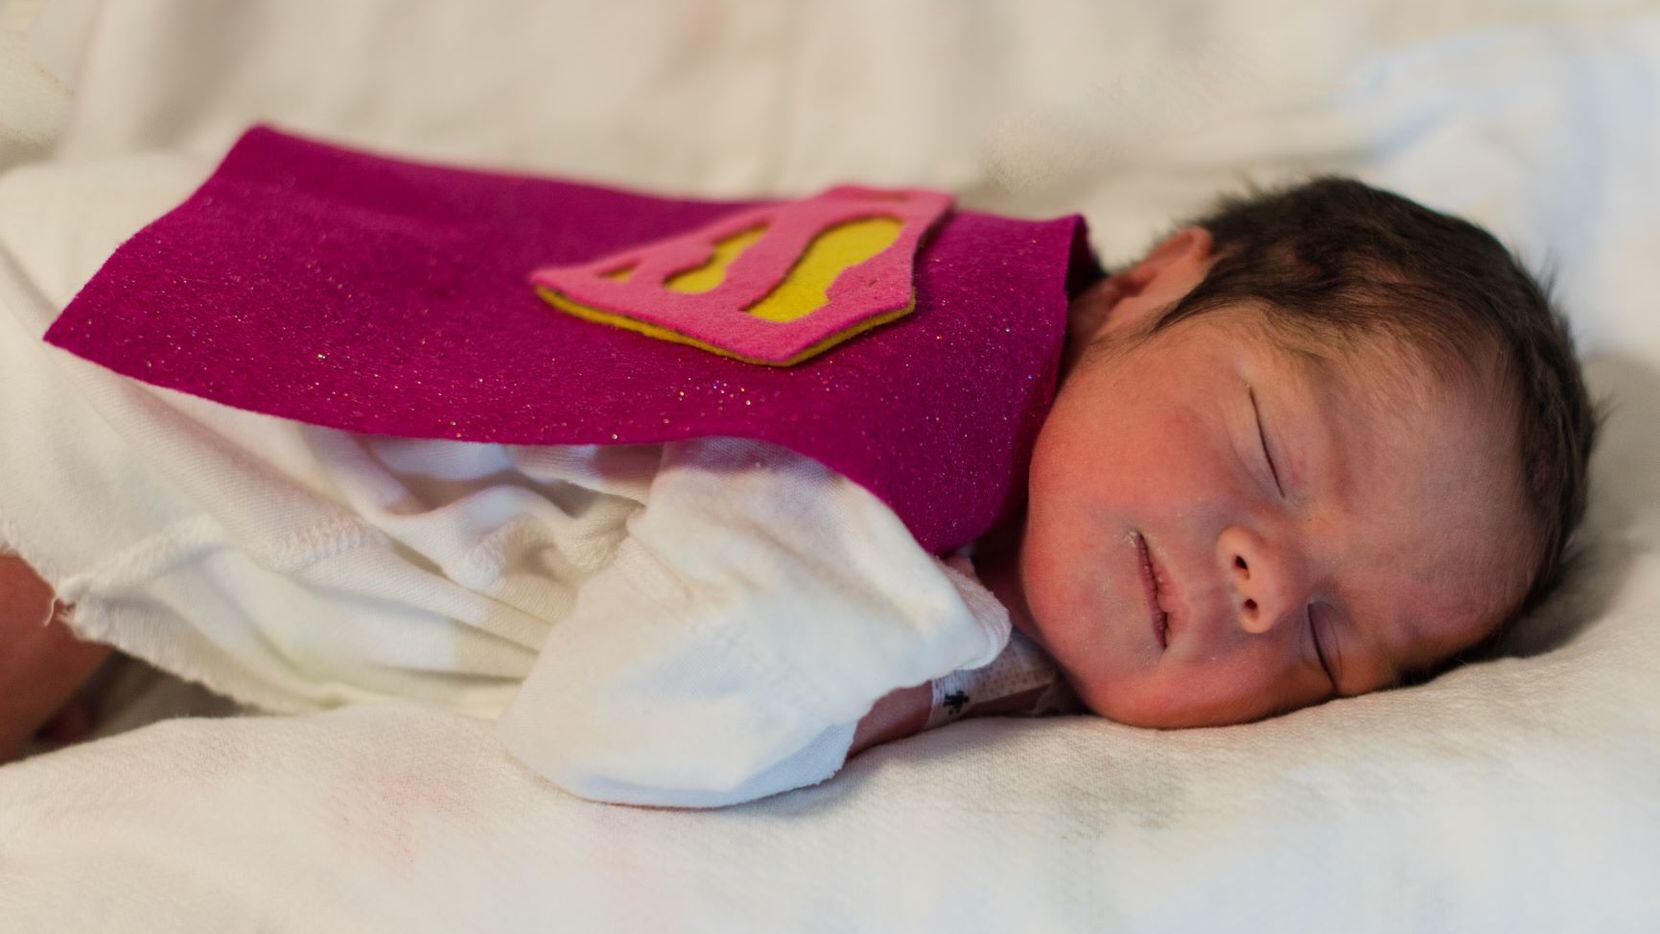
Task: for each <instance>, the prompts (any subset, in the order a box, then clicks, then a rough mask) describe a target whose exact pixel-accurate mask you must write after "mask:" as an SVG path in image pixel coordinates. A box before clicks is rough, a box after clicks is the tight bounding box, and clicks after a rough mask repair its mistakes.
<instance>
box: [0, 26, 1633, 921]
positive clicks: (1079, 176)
mask: <svg viewBox="0 0 1660 934" xmlns="http://www.w3.org/2000/svg"><path fill="white" fill-rule="evenodd" d="M26 6H32V5H15V4H13V5H6V4H4V3H3V2H0V28H4V27H13V28H14V29H16V28H25V27H26V28H30V29H32V30H34V31H33V32H32V33H31V34H30V35H32V36H33V38H34V41H32V42H31V41H26V40H25V39H23V38H20V36H21V34H19V33H16V32H12V33H6V34H4V35H5V40H4V42H0V52H4V53H7V54H5V55H3V56H0V124H4V125H5V126H6V130H5V132H0V165H5V164H7V163H18V162H21V161H24V160H26V159H31V158H38V157H41V156H43V155H49V156H50V157H51V158H54V159H58V160H64V161H75V162H77V163H80V164H83V165H91V164H94V163H93V160H117V161H120V162H121V163H122V164H125V165H131V164H133V161H132V160H141V159H142V158H143V156H142V153H143V152H144V151H147V150H154V149H163V150H168V151H170V152H183V153H187V154H191V155H194V156H198V157H201V158H203V159H205V160H209V161H211V159H212V158H214V157H216V156H217V155H218V154H219V153H220V152H221V151H222V150H223V148H224V146H225V145H226V144H227V143H228V142H229V141H230V140H231V139H232V138H234V136H235V135H236V134H237V133H238V132H239V131H240V130H241V129H242V128H243V127H244V126H246V125H247V124H248V123H250V122H253V121H256V120H273V121H276V122H277V123H279V124H280V125H282V126H284V127H286V128H289V129H292V130H294V131H297V132H302V133H312V134H316V135H319V136H325V137H331V138H334V139H338V140H341V141H343V142H349V143H358V144H366V145H377V146H384V147H387V148H390V149H394V150H396V151H400V152H404V153H408V154H411V155H418V156H426V157H436V158H446V159H451V160H455V161H459V162H463V163H466V164H471V165H480V166H495V167H506V168H515V169H523V170H529V171H538V172H545V173H550V174H561V175H572V176H579V177H581V176H586V177H592V178H597V179H602V180H607V181H612V182H617V183H622V184H627V185H631V186H635V187H641V188H647V189H666V190H681V191H688V192H696V193H703V194H711V195H737V194H749V193H756V192H779V193H793V192H805V191H809V190H812V189H814V188H817V187H820V186H822V185H824V184H827V183H830V182H833V181H838V180H843V179H857V180H862V181H867V182H871V183H878V184H923V185H931V186H936V187H942V188H950V189H952V190H955V191H957V192H959V193H960V195H961V197H962V200H963V202H964V203H965V204H966V205H967V206H969V207H979V208H986V209H991V210H999V211H1004V212H1010V213H1024V214H1032V215H1040V214H1053V213H1059V212H1062V211H1067V210H1074V209H1076V210H1082V211H1083V212H1084V213H1085V214H1086V215H1087V216H1088V217H1089V219H1090V221H1091V224H1092V227H1093V229H1094V232H1095V240H1096V244H1097V246H1098V247H1099V248H1100V249H1101V250H1102V252H1103V254H1104V255H1105V256H1106V257H1107V259H1108V260H1109V263H1110V262H1112V261H1121V260H1123V259H1125V258H1127V257H1129V256H1131V255H1133V254H1135V253H1136V252H1137V251H1139V250H1140V249H1141V248H1142V247H1143V246H1144V245H1145V244H1146V243H1147V242H1148V241H1150V240H1151V239H1153V237H1154V236H1155V235H1156V234H1157V233H1159V232H1161V231H1162V230H1163V229H1165V228H1167V227H1169V226H1170V225H1171V223H1172V222H1173V221H1174V220H1175V219H1176V218H1178V217H1179V216H1181V215H1183V214H1184V213H1187V212H1190V211H1193V210H1195V209H1196V208H1199V207H1201V206H1202V205H1203V204H1204V203H1205V201H1206V200H1207V199H1208V198H1209V197H1210V195H1211V194H1212V193H1213V192H1215V191H1217V190H1219V189H1224V188H1230V187H1234V186H1236V185H1237V183H1238V182H1239V180H1240V179H1242V178H1254V179H1258V180H1262V181H1272V180H1274V179H1276V178H1280V177H1283V176H1286V175H1290V174H1295V173H1300V172H1306V171H1311V170H1334V171H1344V172H1349V173H1353V174H1357V175H1359V176H1360V177H1362V178H1363V179H1365V180H1367V181H1371V182H1374V183H1378V184H1382V185H1385V186H1388V187H1391V188H1395V189H1397V190H1399V191H1401V192H1403V193H1405V194H1407V195H1410V196H1413V197H1416V198H1418V199H1420V200H1422V201H1424V202H1425V203H1427V204H1430V205H1431V206H1434V207H1439V208H1444V209H1450V210H1454V211H1457V212H1460V213H1463V214H1466V215H1468V216H1470V217H1472V218H1473V219H1475V220H1477V221H1479V222H1482V223H1485V224H1487V225H1488V226H1489V227H1491V228H1492V229H1494V230H1495V231H1496V232H1497V233H1499V234H1500V235H1501V236H1502V237H1504V238H1505V239H1507V240H1508V241H1510V242H1512V243H1514V244H1515V245H1517V246H1518V247H1519V248H1520V250H1521V252H1522V254H1523V255H1524V257H1526V258H1528V259H1530V260H1532V261H1535V262H1549V263H1551V264H1552V265H1553V266H1554V267H1555V268H1556V269H1557V271H1558V273H1559V276H1558V279H1559V289H1558V292H1559V295H1560V297H1561V299H1562V300H1563V302H1564V304H1565V305H1566V306H1567V307H1568V309H1569V311H1570V315H1571V317H1572V318H1573V320H1574V322H1575V325H1576V330H1577V333H1578V334H1579V336H1580V339H1581V344H1582V348H1583V349H1584V350H1585V352H1586V354H1587V356H1588V357H1589V358H1590V359H1591V361H1592V362H1591V365H1590V376H1591V380H1592V383H1593V389H1594V391H1595V392H1596V393H1597V394H1598V395H1600V396H1604V397H1611V398H1613V399H1614V400H1615V401H1616V406H1615V408H1614V409H1613V411H1612V414H1611V416H1610V418H1609V421H1608V423H1607V426H1606V432H1605V436H1604V441H1603V446H1602V448H1601V450H1600V452H1599V454H1598V455H1597V458H1596V461H1595V465H1594V467H1595V471H1594V480H1593V482H1594V483H1595V484H1596V488H1595V491H1594V494H1593V502H1592V510H1591V517H1590V526H1591V529H1592V531H1593V532H1594V533H1595V534H1596V537H1597V540H1598V541H1599V542H1600V543H1601V547H1600V549H1599V550H1598V551H1597V552H1596V554H1595V555H1594V560H1593V561H1592V562H1591V563H1590V565H1589V566H1588V568H1587V569H1586V572H1585V573H1583V574H1581V575H1580V576H1579V577H1578V578H1577V579H1576V580H1575V582H1574V586H1573V587H1572V588H1571V589H1570V591H1569V592H1568V593H1567V594H1565V595H1564V597H1563V599H1561V600H1558V601H1556V602H1555V603H1554V604H1553V605H1552V606H1550V607H1548V608H1547V609H1546V611H1545V612H1543V613H1542V614H1540V617H1539V618H1537V619H1535V620H1532V621H1530V624H1529V625H1528V626H1526V627H1525V628H1524V629H1522V630H1521V631H1519V632H1518V633H1517V635H1516V637H1515V638H1514V639H1513V640H1511V643H1510V644H1509V645H1508V646H1507V650H1508V653H1509V654H1510V655H1511V656H1514V657H1507V658H1503V659H1500V660H1496V661H1489V662H1485V663H1482V664H1478V665H1474V666H1470V667H1466V668H1464V669H1461V670H1458V671H1455V672H1453V673H1451V674H1449V675H1447V676H1444V677H1443V678H1440V679H1438V680H1437V681H1435V682H1433V683H1431V684H1428V685H1425V686H1422V687H1418V688H1413V689H1410V690H1403V691H1394V692H1386V693H1382V694H1376V695H1371V696H1367V697H1362V698H1355V699H1350V700H1344V701H1340V702H1336V703H1332V704H1328V705H1325V706H1322V707H1318V708H1314V709H1310V710H1305V711H1301V712H1299V713H1296V714H1294V715H1291V716H1288V717H1283V718H1279V719H1276V720H1270V721H1266V722H1263V723H1259V724H1254V725H1251V726H1245V727H1230V728H1225V729H1220V730H1201V731H1183V732H1173V733H1161V732H1156V731H1145V730H1137V729H1132V728H1127V727H1123V726H1119V725H1115V724H1111V723H1108V722H1105V721H1102V720H1098V719H1093V718H1068V719H1062V720H1055V721H1047V722H1035V723H1034V722H1018V721H978V722H970V723H967V724H961V725H957V726H952V727H949V728H947V729H943V730H939V731H936V732H933V733H929V734H924V735H922V736H920V737H917V738H915V739H913V740H908V741H905V742H902V743H899V744H896V745H893V746H890V747H885V748H881V749H878V750H876V751H874V752H871V753H868V754H866V755H865V756H862V757H860V758H858V759H855V760H854V761H853V762H852V763H851V764H850V765H849V766H848V767H847V768H846V769H845V770H844V772H843V773H842V774H841V775H840V776H838V777H837V778H836V779H835V780H833V781H831V782H829V783H827V784H825V785H823V786H820V787H817V788H812V789H807V790H804V791H801V792H796V793H791V794H788V795H783V796H780V797H777V798H773V799H769V800H767V801H763V802H760V803H757V804H754V805H750V806H745V807H742V808H737V809H733V810H729V811H724V812H717V813H679V812H669V811H654V810H646V809H636V808H624V807H613V806H604V805H595V804H591V803H588V802H584V801H581V800H578V799H575V798H572V797H570V796H567V795H565V794H563V793H561V792H559V791H558V790H556V789H553V788H551V787H550V786H548V785H546V784H543V783H539V782H538V781H536V780H535V779H534V778H533V777H532V776H531V775H530V774H529V773H528V772H526V771H525V770H523V769H521V768H520V767H518V766H517V765H515V764H514V763H513V762H512V760H511V759H509V758H506V757H505V756H503V755H502V754H501V753H500V751H499V749H498V747H497V746H496V744H495V740H494V737H493V735H492V733H491V730H490V725H489V724H487V723H483V722H480V721H476V720H471V719H468V718H466V717H462V716H459V715H451V714H443V713H438V712H435V711H433V710H430V709H426V708H421V707H416V706H408V705H384V706H366V707H357V708H350V709H345V710H340V711H336V712H332V713H325V714H315V715H308V716H297V717H262V718H242V719H226V720H204V719H174V720H169V721H167V722H164V723H160V724H157V725H154V726H150V727H146V728H143V729H140V730H137V731H134V732H130V733H126V734H124V735H120V736H116V737H113V738H110V739H105V740H100V741H98V742H96V743H93V744H90V745H85V746H81V747H77V748H72V749H69V750H66V751H63V752H59V753H54V754H51V755H47V756H42V757H38V758H35V759H31V760H28V761H26V762H23V763H21V764H18V765H13V766H7V767H5V768H0V927H4V929H5V930H8V931H11V930H18V931H37V930H38V931H63V930H69V931H77V930H99V931H106V930H134V931H148V930H203V931H219V930H224V929H227V928H231V929H249V928H252V929H276V930H306V931H319V930H322V931H332V930H339V931H355V930H434V931H438V930H457V929H464V930H473V929H477V930H547V929H550V928H552V929H562V930H640V929H647V928H659V927H669V928H686V929H692V930H733V929H741V930H768V931H776V930H837V931H840V930H849V929H862V930H941V931H957V932H960V931H973V930H995V929H1019V930H1028V929H1030V930H1056V929H1078V930H1099V929H1112V930H1194V929H1200V928H1205V929H1214V928H1220V929H1224V930H1259V929H1285V928H1293V929H1295V928H1301V927H1309V926H1313V925H1318V926H1319V927H1321V928H1327V929H1334V930H1353V931H1373V930H1376V931H1384V930H1447V931H1472V930H1479V931H1487V930H1491V931H1515V930H1541V931H1544V930H1564V929H1584V930H1597V931H1608V930H1616V931H1617V930H1631V931H1639V930H1653V929H1656V928H1657V927H1660V898H1657V896H1656V894H1655V889H1654V888H1653V880H1654V879H1655V878H1660V678H1656V673H1657V672H1660V555H1657V554H1656V547H1655V546H1656V545H1657V544H1660V469H1656V467H1657V465H1660V431H1656V425H1657V424H1660V419H1657V417H1656V414H1657V409H1660V315H1656V314H1655V313H1654V311H1653V308H1654V302H1655V296H1656V295H1660V263H1657V262H1655V260H1654V257H1656V256H1657V255H1660V169H1657V167H1660V15H1657V14H1656V13H1654V12H1652V11H1644V10H1642V9H1641V8H1640V7H1641V5H1639V4H1616V3H1599V4H1592V3H1585V2H1579V0H1555V2H1539V3H1531V4H1527V5H1511V4H1501V3H1474V2H1472V3H1450V2H1439V3H1425V4H1421V5H1419V4H1399V3H1394V2H1387V0H1368V2H1359V3H1350V4H1329V3H1314V2H1306V3H1291V2H1282V3H1272V4H1260V5H1251V6H1250V7H1249V8H1247V6H1246V5H1244V4H1231V3H1226V2H1222V0H1214V2H1209V3H1206V2H1200V3H1195V4H1181V5H1163V4H1144V3H1135V2H1130V0H1121V2H1113V3H1106V4H1086V3H1082V2H1080V3H1058V2H1057V3H1033V2H1020V3H1015V2H1009V3H1007V4H1004V5H992V4H983V5H972V6H971V5H966V4H962V3H958V2H945V0H941V2H935V3H911V4H899V3H894V2H888V0H870V2H837V3H816V4H800V5H795V4H790V5H786V4H774V3H770V2H764V0H763V2H736V0H730V2H724V3H717V2H709V3H702V2H700V3H684V2H669V0H664V2H661V3H645V2H637V3H614V4H606V5H603V6H601V5H597V4H582V5H576V4H573V5H571V6H570V7H569V8H566V7H560V6H555V5H552V4H544V3H539V2H532V0H523V2H502V3H497V4H456V3H450V2H448V0H426V2H413V3H393V2H390V0H359V2H354V3H350V4H340V3H334V2H327V0H310V2H301V0H267V2H247V0H234V2H232V0H225V2H208V0H155V2H138V0H133V2H113V3H109V4H107V5H105V6H102V7H99V6H97V5H96V4H92V3H89V2H84V0H80V2H71V3H68V4H67V5H62V4H52V5H50V6H48V7H47V9H46V18H45V20H43V21H42V22H41V23H40V24H39V25H38V26H29V24H28V22H26V21H29V20H32V16H25V15H24V14H25V13H32V10H28V9H25V7H26ZM24 52H32V54H33V55H34V57H35V61H36V62H38V67H37V65H36V64H32V63H20V62H19V61H18V60H17V58H16V56H17V55H20V54H23V53H24ZM42 69H44V71H43V70H42ZM53 73H55V74H56V75H57V76H58V77H57V78H53V77H51V74H53ZM59 81H62V82H64V83H67V84H71V85H72V86H73V87H72V89H66V88H65V87H62V86H60V84H59V83H58V82H59ZM47 140H55V142H54V143H53V144H52V146H51V148H50V149H48V148H47V142H46V141H47ZM164 207H166V205H158V208H157V209H158V210H160V209H162V208H164ZM71 209H74V210H76V211H77V212H83V213H85V212H87V205H86V204H81V205H78V206H71V205H65V206H64V210H65V211H68V210H71ZM90 213H91V219H90V220H89V221H88V223H89V224H95V223H96V213H97V212H96V211H92V212H90ZM89 239H90V240H92V241H98V240H99V238H98V237H90V238H89ZM64 249H65V250H66V251H67V250H72V249H74V244H73V243H71V244H70V245H69V246H66V247H64ZM72 259H73V257H68V256H42V257H38V258H36V259H33V260H31V263H32V264H34V268H31V269H30V270H29V271H30V273H31V274H34V275H40V276H43V277H46V278H50V276H51V275H52V274H53V272H54V268H53V267H52V264H54V263H60V264H69V263H70V262H71V261H72ZM59 268H61V267H59ZM0 443H4V441H0Z"/></svg>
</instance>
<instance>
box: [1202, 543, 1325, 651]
mask: <svg viewBox="0 0 1660 934" xmlns="http://www.w3.org/2000/svg"><path fill="white" fill-rule="evenodd" d="M1217 552H1218V553H1217V558H1218V560H1219V561H1221V562H1222V563H1223V565H1224V567H1223V574H1224V576H1225V577H1226V579H1227V582H1228V587H1227V590H1228V592H1229V593H1230V594H1231V596H1232V599H1233V610H1234V613H1235V614H1236V615H1237V616H1238V618H1239V625H1240V627H1241V628H1243V629H1244V630H1245V631H1246V632H1250V633H1262V632H1267V631H1268V630H1270V629H1272V628H1273V627H1274V626H1275V624H1276V623H1278V622H1279V621H1280V620H1282V619H1284V618H1286V617H1287V616H1288V615H1291V614H1292V613H1294V612H1296V611H1297V610H1299V609H1301V607H1302V605H1303V604H1304V603H1305V602H1307V594H1306V593H1305V592H1304V591H1305V590H1306V589H1307V588H1306V587H1304V586H1302V584H1301V580H1300V578H1301V575H1300V574H1299V573H1298V572H1297V568H1296V566H1295V562H1294V561H1293V560H1291V558H1290V557H1289V556H1288V555H1284V554H1281V553H1279V551H1278V550H1276V549H1275V548H1273V547H1271V546H1270V545H1269V544H1268V543H1267V542H1266V541H1264V540H1263V538H1262V537H1261V536H1260V535H1257V534H1256V533H1254V532H1252V531H1250V530H1249V529H1245V528H1241V527H1239V526H1230V527H1228V528H1227V529H1224V530H1223V531H1222V534H1221V535H1220V536H1218V537H1217Z"/></svg>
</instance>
